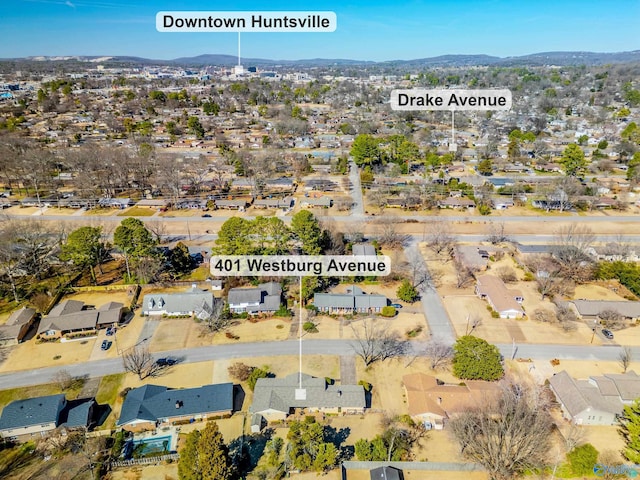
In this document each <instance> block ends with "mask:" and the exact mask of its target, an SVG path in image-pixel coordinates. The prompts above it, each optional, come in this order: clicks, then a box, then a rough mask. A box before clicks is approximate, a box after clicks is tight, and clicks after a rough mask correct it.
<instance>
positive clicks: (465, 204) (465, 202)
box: [438, 197, 476, 208]
mask: <svg viewBox="0 0 640 480" xmlns="http://www.w3.org/2000/svg"><path fill="white" fill-rule="evenodd" d="M475 206H476V203H475V202H474V201H473V200H471V199H469V198H462V197H458V198H456V197H448V198H445V199H444V200H438V207H439V208H474V207H475Z"/></svg>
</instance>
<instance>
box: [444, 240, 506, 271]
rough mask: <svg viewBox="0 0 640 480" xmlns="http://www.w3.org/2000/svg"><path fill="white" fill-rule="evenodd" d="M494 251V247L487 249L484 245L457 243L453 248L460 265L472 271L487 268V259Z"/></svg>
mask: <svg viewBox="0 0 640 480" xmlns="http://www.w3.org/2000/svg"><path fill="white" fill-rule="evenodd" d="M495 252H496V249H489V248H488V247H484V246H482V247H479V246H473V245H458V246H457V247H456V248H455V251H454V256H455V258H456V260H459V261H460V263H462V265H464V266H465V267H467V268H468V269H470V270H471V271H473V272H477V271H481V270H486V269H487V265H488V264H489V259H490V257H491V255H493V254H495Z"/></svg>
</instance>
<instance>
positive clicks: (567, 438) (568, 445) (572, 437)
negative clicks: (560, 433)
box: [564, 422, 585, 452]
mask: <svg viewBox="0 0 640 480" xmlns="http://www.w3.org/2000/svg"><path fill="white" fill-rule="evenodd" d="M584 438H585V431H584V427H582V425H578V424H576V423H574V422H571V425H570V426H569V429H568V430H567V432H566V433H565V434H564V448H565V449H566V451H567V452H570V451H571V450H573V449H574V448H576V447H577V446H578V445H580V444H582V443H583V442H584Z"/></svg>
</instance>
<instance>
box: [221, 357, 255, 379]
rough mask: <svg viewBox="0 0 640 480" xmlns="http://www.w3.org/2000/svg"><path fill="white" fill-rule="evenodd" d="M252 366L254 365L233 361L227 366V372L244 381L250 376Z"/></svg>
mask: <svg viewBox="0 0 640 480" xmlns="http://www.w3.org/2000/svg"><path fill="white" fill-rule="evenodd" d="M254 368H255V367H252V366H250V365H247V364H245V363H242V362H235V363H233V364H231V365H230V366H229V368H227V372H229V375H231V377H233V378H235V379H237V380H239V381H241V382H245V381H247V380H248V379H249V377H250V376H251V372H253V370H254Z"/></svg>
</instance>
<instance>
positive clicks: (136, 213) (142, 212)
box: [118, 207, 156, 217]
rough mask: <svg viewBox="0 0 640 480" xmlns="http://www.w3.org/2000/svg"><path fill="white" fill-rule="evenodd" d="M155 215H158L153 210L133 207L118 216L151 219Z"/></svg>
mask: <svg viewBox="0 0 640 480" xmlns="http://www.w3.org/2000/svg"><path fill="white" fill-rule="evenodd" d="M154 213H156V211H155V210H153V209H151V208H145V207H131V208H129V209H127V210H125V211H124V212H120V213H119V214H118V216H119V217H150V216H152V215H153V214H154Z"/></svg>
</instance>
